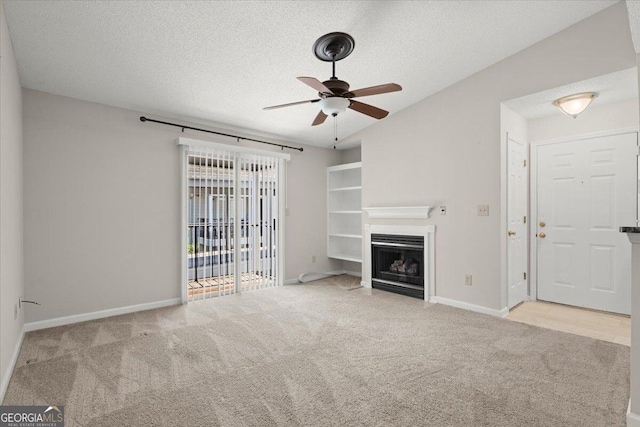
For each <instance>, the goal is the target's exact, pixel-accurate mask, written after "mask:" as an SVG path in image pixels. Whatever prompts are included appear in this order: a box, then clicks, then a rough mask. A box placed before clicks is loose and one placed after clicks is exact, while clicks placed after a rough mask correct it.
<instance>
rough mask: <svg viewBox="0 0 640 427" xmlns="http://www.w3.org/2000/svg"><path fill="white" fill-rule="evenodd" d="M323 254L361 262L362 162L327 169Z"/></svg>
mask: <svg viewBox="0 0 640 427" xmlns="http://www.w3.org/2000/svg"><path fill="white" fill-rule="evenodd" d="M327 202H328V203H327V211H328V212H327V232H328V237H327V254H329V255H328V256H329V258H335V259H340V260H343V261H351V262H360V263H361V262H362V254H361V253H362V230H361V228H362V164H361V163H360V162H357V163H349V164H345V165H338V166H331V167H329V168H327Z"/></svg>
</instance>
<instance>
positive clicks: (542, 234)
mask: <svg viewBox="0 0 640 427" xmlns="http://www.w3.org/2000/svg"><path fill="white" fill-rule="evenodd" d="M538 237H540V238H541V239H544V238H545V237H547V235H546V234H545V233H544V232H542V233H538Z"/></svg>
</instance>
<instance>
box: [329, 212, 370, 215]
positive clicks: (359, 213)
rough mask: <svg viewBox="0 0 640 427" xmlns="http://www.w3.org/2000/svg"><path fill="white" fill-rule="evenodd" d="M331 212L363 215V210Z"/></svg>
mask: <svg viewBox="0 0 640 427" xmlns="http://www.w3.org/2000/svg"><path fill="white" fill-rule="evenodd" d="M329 213H330V214H358V215H361V214H362V211H329Z"/></svg>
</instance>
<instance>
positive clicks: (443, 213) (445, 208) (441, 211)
mask: <svg viewBox="0 0 640 427" xmlns="http://www.w3.org/2000/svg"><path fill="white" fill-rule="evenodd" d="M446 214H447V207H446V206H440V215H446Z"/></svg>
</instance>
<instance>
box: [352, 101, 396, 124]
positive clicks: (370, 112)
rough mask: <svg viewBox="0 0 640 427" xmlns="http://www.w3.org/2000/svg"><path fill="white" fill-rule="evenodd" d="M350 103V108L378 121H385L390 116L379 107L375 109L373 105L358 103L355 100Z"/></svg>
mask: <svg viewBox="0 0 640 427" xmlns="http://www.w3.org/2000/svg"><path fill="white" fill-rule="evenodd" d="M349 102H350V104H349V108H351V109H352V110H355V111H357V112H358V113H362V114H365V115H367V116H369V117H373V118H374V119H378V120H380V119H384V118H385V117H387V116H388V115H389V112H388V111H385V110H383V109H381V108H378V107H374V106H373V105H369V104H365V103H364V102H358V101H353V100H350V101H349Z"/></svg>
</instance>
